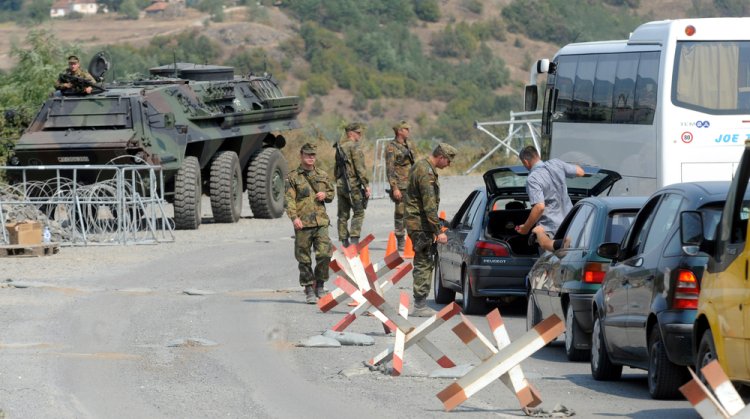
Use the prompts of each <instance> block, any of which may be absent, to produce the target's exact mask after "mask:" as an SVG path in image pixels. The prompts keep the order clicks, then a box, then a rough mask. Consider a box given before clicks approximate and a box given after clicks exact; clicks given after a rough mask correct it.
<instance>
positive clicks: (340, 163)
mask: <svg viewBox="0 0 750 419" xmlns="http://www.w3.org/2000/svg"><path fill="white" fill-rule="evenodd" d="M364 129H365V128H364V126H363V125H362V124H360V123H358V122H354V123H351V124H349V125H347V126H346V127H345V128H344V131H345V133H346V137H345V138H344V139H342V140H341V141H339V142H338V143H336V166H335V175H336V193H337V194H338V197H339V201H338V204H339V205H338V214H337V215H338V231H339V240H340V241H341V243H342V244H343V245H344V246H345V247H348V246H349V245H350V244H357V243H359V235H360V234H361V232H362V223H363V222H364V220H365V208H367V200H368V199H369V198H370V181H369V180H368V179H367V170H366V168H365V155H364V153H362V150H361V149H360V148H359V140H360V139H361V138H362V132H363V131H364ZM350 213H353V215H352V223H351V227H350V226H349V215H350Z"/></svg>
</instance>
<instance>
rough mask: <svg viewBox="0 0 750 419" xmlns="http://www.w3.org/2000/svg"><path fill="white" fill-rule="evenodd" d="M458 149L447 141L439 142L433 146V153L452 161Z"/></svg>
mask: <svg viewBox="0 0 750 419" xmlns="http://www.w3.org/2000/svg"><path fill="white" fill-rule="evenodd" d="M457 153H458V151H457V150H456V148H455V147H453V146H452V145H450V144H448V143H440V144H438V145H437V147H435V152H434V153H432V154H433V155H437V156H443V157H446V158H447V159H448V160H450V161H453V159H455V158H456V154H457Z"/></svg>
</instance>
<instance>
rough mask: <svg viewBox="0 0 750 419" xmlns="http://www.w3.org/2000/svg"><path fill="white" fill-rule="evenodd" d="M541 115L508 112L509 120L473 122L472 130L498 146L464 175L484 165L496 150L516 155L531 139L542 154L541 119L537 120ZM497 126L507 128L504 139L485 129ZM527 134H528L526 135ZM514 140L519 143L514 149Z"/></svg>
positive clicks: (537, 112)
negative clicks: (493, 141)
mask: <svg viewBox="0 0 750 419" xmlns="http://www.w3.org/2000/svg"><path fill="white" fill-rule="evenodd" d="M541 115H542V112H541V111H533V112H513V111H511V112H510V119H509V120H507V121H487V122H478V121H477V122H474V128H476V129H478V130H480V131H482V132H484V133H485V134H487V135H489V136H490V137H492V139H493V140H495V141H497V142H498V144H497V145H496V146H495V147H493V148H492V150H490V151H489V152H487V154H485V155H484V156H483V157H482V158H481V159H479V160H478V161H477V162H476V163H474V165H473V166H471V167H470V168H469V169H468V170H467V171H466V172H464V174H467V175H468V174H469V173H471V172H472V171H473V170H474V169H476V168H477V167H479V166H480V165H481V164H482V163H484V161H485V160H487V159H488V158H489V157H490V156H491V155H492V154H493V153H495V152H496V151H497V150H499V149H501V148H503V147H504V148H505V149H506V151H508V152H511V153H513V154H515V155H516V156H517V155H518V153H519V151H518V150H520V149H522V148H523V147H524V146H525V145H526V143H527V139H528V138H531V141H532V142H533V143H534V147H536V149H537V150H539V152H540V153H541V152H542V147H541V145H542V144H541V135H540V132H539V128H540V124H541V122H542V120H541V118H539V117H540V116H541ZM498 125H507V126H508V135H506V136H505V138H503V139H500V138H499V137H498V136H496V135H495V134H494V133H492V132H491V131H490V130H488V129H487V127H492V126H498ZM526 133H528V134H526ZM514 140H517V142H519V144H518V147H517V148H515V147H514V146H513V142H514Z"/></svg>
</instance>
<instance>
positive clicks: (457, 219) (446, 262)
mask: <svg viewBox="0 0 750 419" xmlns="http://www.w3.org/2000/svg"><path fill="white" fill-rule="evenodd" d="M478 194H479V192H478V191H472V192H471V193H470V194H469V196H467V197H466V199H465V200H464V202H463V203H462V204H461V206H460V207H459V209H458V211H457V212H456V215H454V216H453V218H452V219H451V222H450V224H449V225H448V229H447V230H446V231H445V235H446V236H447V237H448V242H447V243H445V244H438V255H439V256H440V257H439V258H438V263H439V264H440V273H441V275H442V276H443V280H444V281H446V282H456V274H455V272H453V268H452V267H453V266H454V265H455V259H456V258H458V257H459V256H458V255H455V254H453V251H451V249H454V248H455V246H449V244H450V243H454V242H455V241H456V240H457V239H456V237H457V236H459V233H458V230H460V229H461V228H462V227H461V222H462V221H463V219H464V218H465V217H466V213H467V211H468V210H469V208H470V207H471V204H472V203H473V202H474V200H475V199H476V197H477V195H478Z"/></svg>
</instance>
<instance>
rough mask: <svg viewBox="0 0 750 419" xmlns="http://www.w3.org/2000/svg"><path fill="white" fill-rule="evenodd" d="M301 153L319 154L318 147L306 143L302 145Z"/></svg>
mask: <svg viewBox="0 0 750 419" xmlns="http://www.w3.org/2000/svg"><path fill="white" fill-rule="evenodd" d="M299 151H300V152H301V153H304V154H317V153H318V146H316V145H315V144H311V143H305V144H303V145H302V148H300V150H299Z"/></svg>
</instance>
